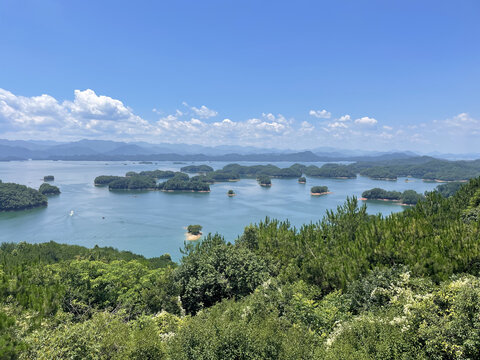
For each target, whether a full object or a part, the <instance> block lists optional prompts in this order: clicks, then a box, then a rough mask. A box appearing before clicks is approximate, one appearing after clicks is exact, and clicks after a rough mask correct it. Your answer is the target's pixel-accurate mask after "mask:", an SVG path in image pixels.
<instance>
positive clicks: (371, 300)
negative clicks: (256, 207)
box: [0, 178, 480, 360]
mask: <svg viewBox="0 0 480 360" xmlns="http://www.w3.org/2000/svg"><path fill="white" fill-rule="evenodd" d="M479 220H480V178H479V179H473V180H471V181H470V182H469V183H468V184H465V185H464V186H462V187H460V188H459V189H458V190H457V191H456V192H455V194H454V195H452V196H450V197H448V198H446V197H444V196H442V195H441V194H440V193H439V192H437V191H433V192H430V193H428V194H427V195H426V197H425V198H424V199H422V200H420V201H419V202H418V203H417V204H416V205H415V206H412V207H411V208H408V209H406V210H405V211H403V212H401V213H396V214H391V215H388V216H382V215H381V214H378V215H369V214H368V213H367V211H366V205H363V206H360V205H359V203H358V202H357V200H356V199H355V198H352V199H348V200H347V201H346V203H345V204H344V205H342V206H339V207H338V208H337V209H336V210H335V211H328V212H327V214H326V215H325V217H324V218H323V219H322V220H320V221H319V222H317V223H310V224H306V225H304V226H302V227H294V226H292V225H291V224H290V223H289V222H288V221H283V222H282V221H277V220H270V219H268V218H267V219H266V220H265V221H263V222H261V223H259V224H257V225H250V226H247V227H246V228H245V230H244V232H243V234H242V235H241V236H239V237H238V238H237V239H230V240H231V242H227V241H226V240H225V239H224V238H223V237H222V236H220V235H218V234H215V235H212V234H210V235H206V236H205V237H204V238H203V240H200V241H198V242H190V243H187V244H186V245H185V246H184V248H183V250H182V258H181V260H180V262H179V263H178V264H175V263H173V262H172V261H171V260H170V257H169V256H163V257H160V258H154V259H146V258H144V257H143V256H138V255H135V254H132V253H130V252H120V251H116V250H114V249H111V248H99V247H95V248H93V249H86V248H83V247H80V246H73V245H59V244H55V243H45V244H35V245H31V244H26V243H19V244H12V243H9V244H2V245H1V246H0V274H1V276H0V330H1V331H0V343H1V344H2V346H1V347H0V357H1V358H4V359H41V358H52V359H87V358H88V359H107V358H108V359H178V360H187V359H213V360H221V359H232V358H238V357H239V356H238V355H239V354H241V356H242V358H243V359H292V360H293V359H313V360H320V359H338V360H340V359H342V360H343V359H457V360H460V359H462V360H463V359H478V358H480V339H479V337H478V333H479V332H480V324H479V322H478V314H479V312H480V276H479V272H478V264H479V263H480V246H479V243H480V221H479Z"/></svg>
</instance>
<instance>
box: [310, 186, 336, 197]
mask: <svg viewBox="0 0 480 360" xmlns="http://www.w3.org/2000/svg"><path fill="white" fill-rule="evenodd" d="M310 194H311V195H313V196H320V195H326V194H331V192H330V191H328V186H313V187H312V188H311V189H310Z"/></svg>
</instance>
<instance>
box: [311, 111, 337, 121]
mask: <svg viewBox="0 0 480 360" xmlns="http://www.w3.org/2000/svg"><path fill="white" fill-rule="evenodd" d="M308 114H309V115H311V116H314V117H316V118H318V119H330V118H331V117H332V113H330V112H328V111H327V110H325V109H324V110H310V111H309V112H308Z"/></svg>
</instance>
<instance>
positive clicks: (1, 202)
mask: <svg viewBox="0 0 480 360" xmlns="http://www.w3.org/2000/svg"><path fill="white" fill-rule="evenodd" d="M47 205H48V200H47V197H46V196H45V195H43V194H41V193H40V192H39V191H38V190H35V189H32V188H29V187H27V186H25V185H20V184H15V183H0V211H16V210H26V209H32V208H37V207H43V206H47Z"/></svg>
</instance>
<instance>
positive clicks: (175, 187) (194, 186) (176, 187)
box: [157, 173, 210, 193]
mask: <svg viewBox="0 0 480 360" xmlns="http://www.w3.org/2000/svg"><path fill="white" fill-rule="evenodd" d="M157 189H158V190H161V191H168V192H173V191H190V192H204V193H206V192H210V185H209V184H208V182H205V181H200V180H198V179H193V178H192V179H190V178H189V176H188V175H187V174H184V173H177V174H176V175H175V176H174V177H173V178H171V179H169V180H167V181H165V182H163V183H160V184H158V185H157Z"/></svg>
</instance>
